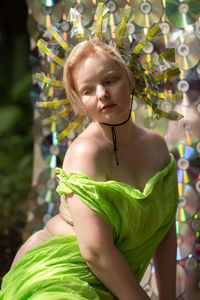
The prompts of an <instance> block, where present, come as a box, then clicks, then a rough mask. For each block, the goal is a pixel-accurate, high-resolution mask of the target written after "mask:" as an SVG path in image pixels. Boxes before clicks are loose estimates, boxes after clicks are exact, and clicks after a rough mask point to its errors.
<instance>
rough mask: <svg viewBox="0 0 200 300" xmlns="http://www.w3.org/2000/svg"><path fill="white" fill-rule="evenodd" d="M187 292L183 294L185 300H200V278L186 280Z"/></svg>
mask: <svg viewBox="0 0 200 300" xmlns="http://www.w3.org/2000/svg"><path fill="white" fill-rule="evenodd" d="M185 286H186V288H185V292H184V294H183V297H184V298H183V299H184V300H185V299H186V300H199V299H200V278H199V279H196V280H194V279H191V278H190V277H187V278H186V282H185Z"/></svg>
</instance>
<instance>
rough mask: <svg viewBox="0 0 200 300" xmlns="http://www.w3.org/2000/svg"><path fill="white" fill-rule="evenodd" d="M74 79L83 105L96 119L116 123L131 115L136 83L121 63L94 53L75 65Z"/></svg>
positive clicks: (93, 118) (94, 119)
mask: <svg viewBox="0 0 200 300" xmlns="http://www.w3.org/2000/svg"><path fill="white" fill-rule="evenodd" d="M73 79H74V84H75V88H76V91H77V93H78V95H79V97H80V100H81V102H82V105H83V108H84V110H85V112H86V113H87V115H88V116H90V117H91V119H92V120H93V121H96V122H111V124H112V123H113V124H114V123H120V122H123V121H124V119H126V118H127V115H128V114H129V110H130V93H131V91H132V90H133V84H130V83H129V80H128V76H127V74H126V73H125V71H124V70H123V69H122V67H120V66H119V65H118V64H117V63H115V62H114V61H112V60H110V59H108V58H107V57H106V56H105V55H103V54H99V53H92V54H90V55H89V56H88V57H87V58H86V59H84V60H83V61H82V62H81V63H80V64H79V65H78V66H77V67H76V68H75V70H74V72H73Z"/></svg>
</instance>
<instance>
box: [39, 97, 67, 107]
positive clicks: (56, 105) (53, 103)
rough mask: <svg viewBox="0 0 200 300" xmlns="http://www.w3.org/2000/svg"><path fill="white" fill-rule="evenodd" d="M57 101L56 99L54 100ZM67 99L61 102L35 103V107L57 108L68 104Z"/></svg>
mask: <svg viewBox="0 0 200 300" xmlns="http://www.w3.org/2000/svg"><path fill="white" fill-rule="evenodd" d="M55 99H57V98H55ZM68 103H69V99H67V98H66V99H62V100H53V101H44V102H36V107H53V108H57V107H59V106H61V105H63V104H68Z"/></svg>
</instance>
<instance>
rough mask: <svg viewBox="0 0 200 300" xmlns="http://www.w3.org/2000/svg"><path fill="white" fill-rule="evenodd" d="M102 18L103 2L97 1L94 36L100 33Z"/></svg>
mask: <svg viewBox="0 0 200 300" xmlns="http://www.w3.org/2000/svg"><path fill="white" fill-rule="evenodd" d="M102 19H103V2H100V3H98V6H97V22H96V36H101V34H102Z"/></svg>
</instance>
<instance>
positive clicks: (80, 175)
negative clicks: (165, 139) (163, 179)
mask: <svg viewBox="0 0 200 300" xmlns="http://www.w3.org/2000/svg"><path fill="white" fill-rule="evenodd" d="M169 157H170V160H169V162H168V163H167V164H166V165H165V166H164V168H163V169H162V170H160V171H158V172H157V173H155V174H154V175H153V176H151V177H150V178H149V179H148V180H147V182H146V183H145V185H144V188H143V191H140V190H139V189H138V188H135V187H133V186H132V185H130V184H127V183H124V182H121V181H116V180H112V179H111V180H107V181H96V180H95V179H93V178H91V177H89V176H88V175H86V174H84V173H81V172H71V173H70V174H68V175H67V174H66V173H65V171H64V170H63V169H61V168H56V172H57V173H59V174H60V175H61V176H62V177H64V178H68V179H70V180H72V181H73V178H74V179H78V178H79V179H83V180H89V181H90V182H94V183H95V184H96V185H102V186H103V185H108V184H109V185H112V184H114V185H115V186H118V187H119V186H120V187H123V188H125V189H128V190H129V192H130V190H133V191H135V192H136V193H137V194H138V195H140V194H141V195H143V196H144V195H147V194H149V193H150V190H149V189H151V190H152V188H153V186H154V185H152V184H151V183H152V182H154V183H156V182H157V180H156V179H157V178H159V177H160V176H162V175H165V174H167V173H168V171H170V170H171V168H172V165H173V163H174V161H175V158H174V156H173V154H172V153H170V156H169ZM61 181H62V179H61Z"/></svg>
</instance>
